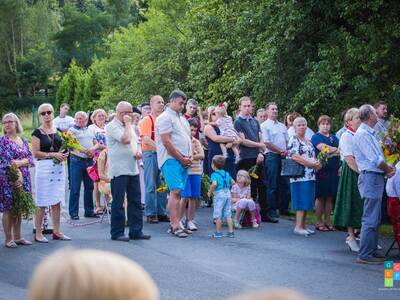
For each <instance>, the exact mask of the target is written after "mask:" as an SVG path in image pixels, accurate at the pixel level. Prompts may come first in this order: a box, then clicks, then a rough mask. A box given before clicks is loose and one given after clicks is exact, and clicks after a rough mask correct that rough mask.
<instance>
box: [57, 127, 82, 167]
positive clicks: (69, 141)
mask: <svg viewBox="0 0 400 300" xmlns="http://www.w3.org/2000/svg"><path fill="white" fill-rule="evenodd" d="M61 139H62V144H61V147H60V152H66V151H74V150H76V151H80V152H82V151H83V150H84V148H83V147H82V146H81V145H80V144H79V141H78V139H77V138H76V137H74V136H73V135H72V134H71V133H69V132H63V133H61ZM53 162H54V163H56V164H59V163H61V161H59V160H58V159H56V158H53Z"/></svg>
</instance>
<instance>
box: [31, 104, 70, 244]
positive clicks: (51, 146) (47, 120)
mask: <svg viewBox="0 0 400 300" xmlns="http://www.w3.org/2000/svg"><path fill="white" fill-rule="evenodd" d="M38 113H39V116H40V121H41V124H42V125H41V126H40V127H39V128H37V129H35V130H34V131H33V132H32V150H33V155H34V156H35V158H36V160H37V163H36V171H35V203H36V206H37V207H38V209H37V212H36V215H35V228H36V234H35V241H36V242H38V243H48V240H47V239H46V238H45V237H44V236H43V234H42V230H41V228H42V221H43V216H44V212H45V208H46V207H48V206H51V218H52V221H53V240H70V238H69V237H68V236H66V235H64V234H63V233H62V232H61V231H60V215H61V202H62V201H64V199H65V165H64V161H65V160H66V158H67V157H68V153H61V152H59V150H60V147H61V144H62V140H61V137H60V135H59V134H58V132H57V129H56V128H55V127H54V125H53V119H54V109H53V106H52V105H51V104H49V103H43V104H42V105H40V106H39V108H38Z"/></svg>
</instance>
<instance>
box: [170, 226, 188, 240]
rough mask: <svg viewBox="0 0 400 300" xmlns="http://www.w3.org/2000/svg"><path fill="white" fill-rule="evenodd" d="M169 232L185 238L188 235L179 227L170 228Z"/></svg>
mask: <svg viewBox="0 0 400 300" xmlns="http://www.w3.org/2000/svg"><path fill="white" fill-rule="evenodd" d="M171 233H172V234H173V235H175V236H176V237H178V238H187V237H188V236H189V235H188V234H187V233H186V232H185V231H184V230H182V229H181V228H179V227H178V228H175V229H172V231H171Z"/></svg>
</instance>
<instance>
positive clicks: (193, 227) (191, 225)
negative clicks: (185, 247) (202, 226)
mask: <svg viewBox="0 0 400 300" xmlns="http://www.w3.org/2000/svg"><path fill="white" fill-rule="evenodd" d="M187 229H189V230H190V231H196V230H197V226H196V224H194V223H193V221H188V222H187Z"/></svg>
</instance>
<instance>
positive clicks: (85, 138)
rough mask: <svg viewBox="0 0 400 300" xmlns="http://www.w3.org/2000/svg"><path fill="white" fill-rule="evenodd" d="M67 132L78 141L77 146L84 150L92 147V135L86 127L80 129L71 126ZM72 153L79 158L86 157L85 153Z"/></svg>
mask: <svg viewBox="0 0 400 300" xmlns="http://www.w3.org/2000/svg"><path fill="white" fill-rule="evenodd" d="M68 132H70V133H71V134H72V135H73V136H74V137H76V138H77V139H78V141H79V144H80V145H81V146H82V147H84V148H86V149H87V148H91V147H93V139H94V133H93V131H92V130H90V129H89V128H88V127H84V128H80V127H78V126H73V127H71V128H70V129H69V130H68ZM72 153H73V154H74V155H76V156H79V157H83V158H87V157H88V156H87V155H86V154H85V153H81V152H78V151H73V152H72Z"/></svg>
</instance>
